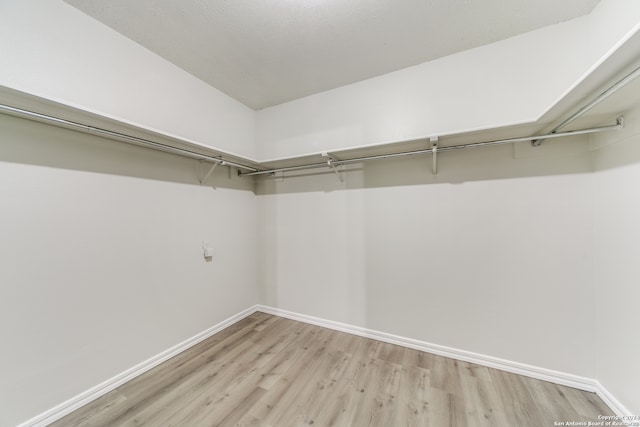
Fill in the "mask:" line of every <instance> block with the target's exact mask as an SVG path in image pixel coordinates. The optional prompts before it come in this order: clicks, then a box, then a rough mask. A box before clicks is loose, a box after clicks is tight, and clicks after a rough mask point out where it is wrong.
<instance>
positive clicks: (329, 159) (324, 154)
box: [322, 153, 344, 182]
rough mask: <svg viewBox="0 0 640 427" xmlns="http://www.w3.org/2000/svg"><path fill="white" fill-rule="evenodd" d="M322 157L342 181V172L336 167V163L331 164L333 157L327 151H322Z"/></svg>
mask: <svg viewBox="0 0 640 427" xmlns="http://www.w3.org/2000/svg"><path fill="white" fill-rule="evenodd" d="M322 157H324V158H326V159H327V166H328V167H330V168H331V169H333V172H334V173H335V174H336V176H337V177H338V179H339V180H340V182H344V178H342V174H341V173H340V171H338V169H337V168H336V165H334V164H333V160H334V159H333V157H331V155H330V154H329V153H322Z"/></svg>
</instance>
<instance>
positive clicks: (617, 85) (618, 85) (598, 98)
mask: <svg viewBox="0 0 640 427" xmlns="http://www.w3.org/2000/svg"><path fill="white" fill-rule="evenodd" d="M638 76H640V67H638V68H636V69H635V70H633V71H632V72H630V73H629V74H627V75H626V76H624V77H623V78H622V79H620V80H618V81H617V82H616V83H614V84H613V85H612V86H610V87H609V88H608V89H607V90H605V91H604V92H602V93H601V94H600V95H598V96H596V97H595V98H594V99H593V101H591V102H590V103H588V104H586V105H584V106H583V107H582V108H580V109H579V110H578V111H576V112H575V113H573V114H572V115H570V116H569V117H567V118H566V119H565V120H564V121H563V122H562V123H560V124H559V125H558V126H556V127H554V128H553V129H552V130H551V131H550V132H549V133H551V134H555V133H557V132H558V131H559V130H560V129H562V128H563V127H565V126H566V125H568V124H569V123H571V122H572V121H574V120H575V119H577V118H578V117H580V116H582V115H583V114H584V113H586V112H587V111H589V110H591V109H592V108H593V107H595V106H596V105H598V104H600V103H601V102H602V101H604V100H605V99H607V98H608V97H610V96H611V95H613V94H614V93H616V92H617V91H619V90H620V89H622V88H623V87H625V86H626V85H627V84H629V83H630V82H631V81H632V80H634V79H635V78H636V77H638ZM618 120H620V119H618ZM619 124H620V125H621V126H624V123H619ZM542 141H544V138H542V137H541V138H540V139H535V140H533V141H531V146H532V147H539V146H540V145H541V144H542Z"/></svg>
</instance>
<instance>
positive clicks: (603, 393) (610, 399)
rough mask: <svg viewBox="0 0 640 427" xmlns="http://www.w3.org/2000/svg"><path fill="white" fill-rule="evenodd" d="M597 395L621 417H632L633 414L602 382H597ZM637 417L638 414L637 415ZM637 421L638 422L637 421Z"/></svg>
mask: <svg viewBox="0 0 640 427" xmlns="http://www.w3.org/2000/svg"><path fill="white" fill-rule="evenodd" d="M596 394H597V395H598V397H599V398H600V399H602V401H603V402H604V403H606V404H607V406H608V407H609V408H610V409H611V410H612V411H613V413H614V414H616V415H617V416H619V417H631V416H632V415H633V414H632V413H631V411H629V410H628V409H627V408H626V407H625V406H624V405H623V404H622V403H620V401H619V400H618V399H616V398H615V396H614V395H613V394H611V393H609V390H607V389H606V388H604V386H603V385H602V384H600V381H596ZM636 415H637V414H636ZM635 421H637V420H635Z"/></svg>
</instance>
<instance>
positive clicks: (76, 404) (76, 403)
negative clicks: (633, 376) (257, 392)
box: [17, 305, 631, 427]
mask: <svg viewBox="0 0 640 427" xmlns="http://www.w3.org/2000/svg"><path fill="white" fill-rule="evenodd" d="M256 311H260V312H263V313H267V314H272V315H275V316H280V317H284V318H287V319H292V320H297V321H300V322H305V323H309V324H312V325H316V326H321V327H324V328H328V329H333V330H336V331H341V332H346V333H349V334H353V335H357V336H361V337H365V338H372V339H375V340H379V341H383V342H387V343H390V344H396V345H401V346H404V347H408V348H412V349H415V350H420V351H424V352H427V353H433V354H437V355H440V356H445V357H450V358H452V359H457V360H462V361H465V362H470V363H475V364H478V365H482V366H486V367H489V368H495V369H499V370H502V371H506V372H511V373H514V374H519V375H524V376H527V377H531V378H536V379H539V380H544V381H550V382H553V383H556V384H561V385H565V386H568V387H573V388H577V389H579V390H585V391H590V392H594V393H596V394H597V395H598V396H599V397H600V398H601V399H602V400H603V401H604V403H606V404H607V406H609V408H611V410H612V411H613V412H614V413H615V414H616V415H618V416H620V417H624V416H630V415H631V413H630V412H629V411H628V410H627V409H626V408H625V406H624V405H622V403H620V402H619V401H618V400H617V399H616V398H615V397H614V396H613V395H612V394H611V393H609V391H608V390H607V389H605V388H604V387H603V386H602V384H600V383H599V382H598V381H596V380H594V379H591V378H586V377H580V376H577V375H573V374H568V373H564V372H559V371H554V370H550V369H545V368H540V367H537V366H531V365H526V364H524V363H518V362H514V361H511V360H505V359H500V358H497V357H493V356H487V355H484V354H479V353H473V352H470V351H465V350H460V349H456V348H451V347H446V346H442V345H438V344H432V343H428V342H424V341H419V340H414V339H411V338H405V337H401V336H398V335H393V334H388V333H386V332H380V331H375V330H372V329H368V328H363V327H360V326H354V325H349V324H346V323H340V322H335V321H332V320H326V319H322V318H319V317H314V316H308V315H306V314H300V313H295V312H292V311H288V310H282V309H278V308H274V307H269V306H265V305H254V306H253V307H249V308H247V309H246V310H243V311H241V312H240V313H238V314H235V315H233V316H231V317H229V318H228V319H225V320H223V321H222V322H220V323H218V324H216V325H215V326H212V327H211V328H209V329H207V330H206V331H203V332H201V333H199V334H197V335H194V336H193V337H191V338H189V339H187V340H185V341H183V342H181V343H180V344H177V345H175V346H173V347H171V348H170V349H168V350H165V351H163V352H162V353H160V354H157V355H156V356H153V357H151V358H149V359H147V360H145V361H144V362H142V363H139V364H138V365H136V366H134V367H132V368H130V369H128V370H126V371H124V372H122V373H120V374H118V375H116V376H115V377H113V378H110V379H108V380H106V381H104V382H103V383H101V384H98V385H97V386H95V387H92V388H91V389H89V390H87V391H85V392H83V393H80V394H78V395H77V396H74V397H72V398H71V399H69V400H67V401H65V402H63V403H61V404H59V405H57V406H55V407H54V408H51V409H49V410H47V411H46V412H43V413H42V414H40V415H37V416H35V417H33V418H31V419H30V420H28V421H25V422H24V423H22V424H20V425H19V426H17V427H44V426H47V425H48V424H50V423H52V422H54V421H56V420H59V419H60V418H62V417H64V416H65V415H68V414H70V413H71V412H73V411H75V410H76V409H78V408H80V407H82V406H84V405H86V404H87V403H89V402H91V401H93V400H95V399H97V398H99V397H100V396H103V395H105V394H106V393H108V392H110V391H112V390H114V389H116V388H117V387H119V386H120V385H122V384H124V383H126V382H127V381H130V380H132V379H133V378H135V377H137V376H139V375H141V374H143V373H145V372H147V371H148V370H150V369H152V368H154V367H156V366H158V365H159V364H161V363H162V362H165V361H166V360H168V359H170V358H172V357H174V356H176V355H177V354H179V353H181V352H183V351H185V350H187V349H189V348H191V347H193V346H194V345H196V344H198V343H199V342H201V341H204V340H205V339H207V338H209V337H211V336H212V335H214V334H216V333H218V332H220V331H221V330H223V329H225V328H227V327H229V326H231V325H233V324H234V323H236V322H238V321H240V320H242V319H244V318H245V317H247V316H250V315H251V314H253V313H255V312H256Z"/></svg>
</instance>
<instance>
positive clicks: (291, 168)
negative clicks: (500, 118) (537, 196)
mask: <svg viewBox="0 0 640 427" xmlns="http://www.w3.org/2000/svg"><path fill="white" fill-rule="evenodd" d="M623 127H624V117H622V116H621V117H618V118H617V119H616V124H615V125H609V126H600V127H595V128H589V129H578V130H570V131H566V132H556V133H548V134H545V135H534V136H522V137H517V138H507V139H497V140H493V141H486V142H474V143H470V144H460V145H451V146H449V147H438V149H437V153H440V152H442V151H452V150H463V149H467V148H480V147H487V146H489V145H500V144H511V143H514V142H523V141H534V140H537V139H550V138H560V137H564V136H575V135H585V134H591V133H597V132H605V131H610V130H616V129H622V128H623ZM433 153H434V150H433V148H427V149H424V150H415V151H404V152H401V153H393V154H379V155H376V156H366V157H357V158H354V159H347V160H332V161H331V164H332V165H333V166H342V165H348V164H352V163H361V162H366V161H370V160H381V159H390V158H394V157H405V156H415V155H418V154H433ZM328 155H331V154H330V153H329V154H328ZM322 167H327V162H322V163H309V164H306V165H300V166H289V167H284V168H277V169H268V170H262V171H256V172H242V173H239V175H240V176H255V175H268V174H273V173H277V172H289V171H299V170H304V169H317V168H322Z"/></svg>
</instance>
